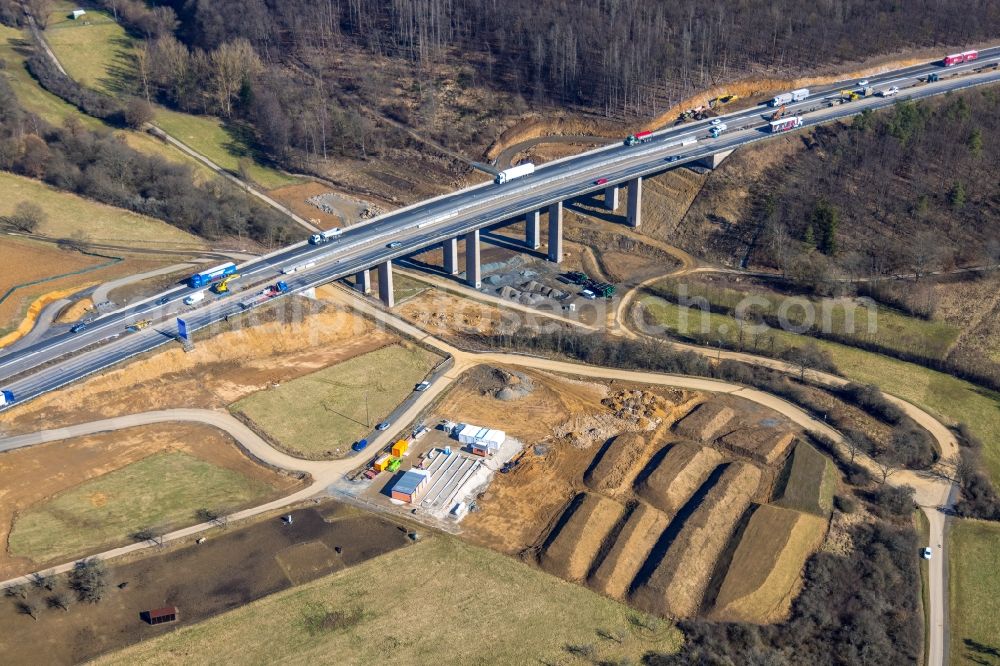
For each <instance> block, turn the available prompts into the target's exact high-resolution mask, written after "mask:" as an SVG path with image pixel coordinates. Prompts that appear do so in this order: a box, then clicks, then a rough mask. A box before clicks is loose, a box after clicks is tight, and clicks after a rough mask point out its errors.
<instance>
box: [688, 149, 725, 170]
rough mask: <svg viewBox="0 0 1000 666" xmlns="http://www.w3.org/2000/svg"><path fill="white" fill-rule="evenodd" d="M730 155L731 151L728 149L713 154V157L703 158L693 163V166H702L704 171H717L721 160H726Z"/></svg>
mask: <svg viewBox="0 0 1000 666" xmlns="http://www.w3.org/2000/svg"><path fill="white" fill-rule="evenodd" d="M732 154H733V149H732V148H730V149H729V150H723V151H722V152H721V153H715V154H714V155H709V156H707V157H703V158H701V159H700V160H698V161H697V162H695V164H697V165H698V166H703V167H705V168H706V169H717V168H719V165H720V164H722V160H724V159H726V158H727V157H729V156H730V155H732Z"/></svg>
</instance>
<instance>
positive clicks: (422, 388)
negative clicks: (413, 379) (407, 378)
mask: <svg viewBox="0 0 1000 666" xmlns="http://www.w3.org/2000/svg"><path fill="white" fill-rule="evenodd" d="M430 387H431V383H430V382H420V383H419V384H417V386H416V388H414V389H413V390H414V391H426V390H427V389H429V388H430Z"/></svg>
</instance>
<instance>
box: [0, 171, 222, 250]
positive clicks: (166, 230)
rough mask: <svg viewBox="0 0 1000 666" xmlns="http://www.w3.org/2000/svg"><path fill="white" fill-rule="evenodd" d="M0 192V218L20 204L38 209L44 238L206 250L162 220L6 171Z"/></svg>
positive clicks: (1, 176) (0, 177) (201, 243)
mask: <svg viewBox="0 0 1000 666" xmlns="http://www.w3.org/2000/svg"><path fill="white" fill-rule="evenodd" d="M0 192H3V196H2V197H0V216H3V215H9V214H11V213H13V212H14V209H15V207H16V206H17V204H19V203H20V202H22V201H33V202H35V203H36V204H38V205H39V206H41V208H42V210H44V211H45V213H46V216H47V219H46V221H45V222H43V223H42V224H40V225H39V227H38V229H37V230H36V233H38V234H40V235H43V236H50V237H53V238H70V237H75V238H79V239H80V240H87V241H96V242H104V243H112V244H116V245H129V244H141V245H142V246H143V247H147V248H150V247H154V248H155V247H164V248H169V247H177V246H182V247H185V248H191V249H192V250H195V251H196V250H198V249H203V248H205V247H207V244H206V243H205V241H203V240H202V239H200V238H198V237H197V236H193V235H191V234H189V233H187V232H185V231H181V230H180V229H177V228H176V227H172V226H170V225H169V224H167V223H166V222H163V221H162V220H156V219H153V218H151V217H145V216H144V215H139V214H137V213H133V212H130V211H127V210H125V209H123V208H115V207H114V206H108V205H105V204H101V203H97V202H95V201H91V200H90V199H85V198H83V197H79V196H77V195H75V194H70V193H69V192H63V191H61V190H57V189H55V188H53V187H51V186H49V185H46V184H45V183H43V182H41V181H38V180H33V179H31V178H25V177H23V176H17V175H15V174H12V173H9V172H6V171H3V172H0Z"/></svg>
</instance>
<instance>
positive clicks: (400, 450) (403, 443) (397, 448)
mask: <svg viewBox="0 0 1000 666" xmlns="http://www.w3.org/2000/svg"><path fill="white" fill-rule="evenodd" d="M409 447H410V442H409V441H408V440H405V439H401V440H399V441H398V442H396V443H395V444H393V445H392V455H394V456H396V457H397V458H399V457H401V456H402V455H403V454H404V453H406V449H408V448H409Z"/></svg>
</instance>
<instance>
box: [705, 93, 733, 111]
mask: <svg viewBox="0 0 1000 666" xmlns="http://www.w3.org/2000/svg"><path fill="white" fill-rule="evenodd" d="M739 98H740V96H739V95H723V96H722V97H716V98H715V99H713V100H712V101H711V102H709V103H708V106H709V108H711V109H714V108H715V107H717V106H725V105H726V104H732V103H733V102H735V101H736V100H738V99H739Z"/></svg>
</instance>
